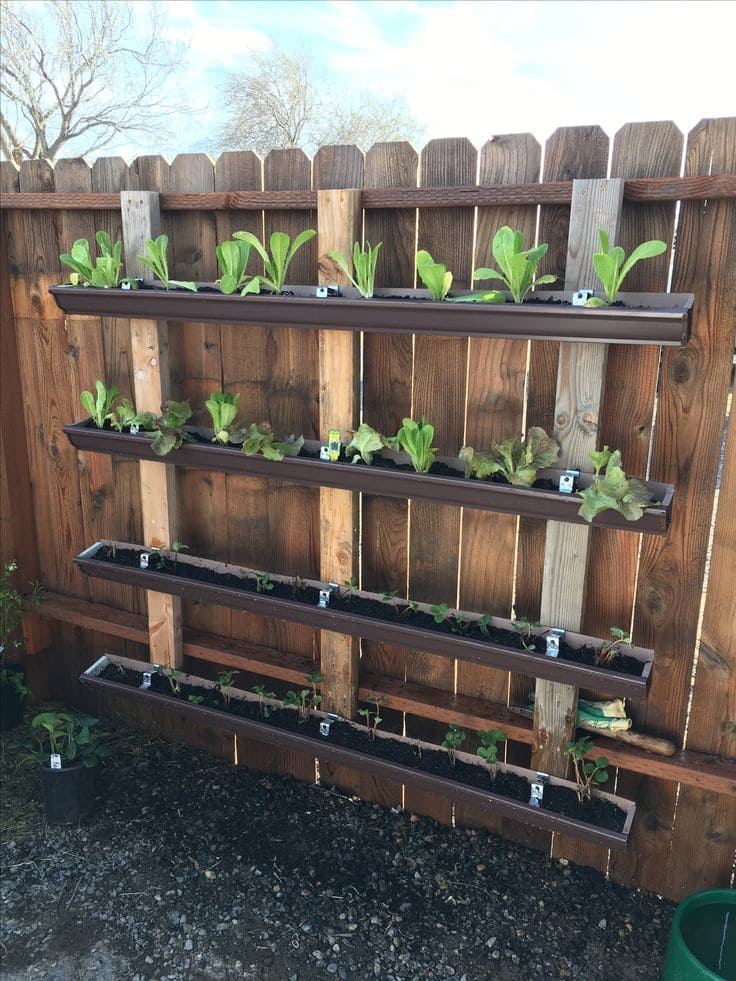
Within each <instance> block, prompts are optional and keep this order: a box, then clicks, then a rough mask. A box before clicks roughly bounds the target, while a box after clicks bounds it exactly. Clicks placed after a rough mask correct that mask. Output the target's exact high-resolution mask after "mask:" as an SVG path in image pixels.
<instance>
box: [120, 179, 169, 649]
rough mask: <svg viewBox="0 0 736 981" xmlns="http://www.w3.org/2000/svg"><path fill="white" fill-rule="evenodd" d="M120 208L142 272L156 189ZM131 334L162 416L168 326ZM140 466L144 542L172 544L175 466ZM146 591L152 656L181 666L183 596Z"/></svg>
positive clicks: (147, 404)
mask: <svg viewBox="0 0 736 981" xmlns="http://www.w3.org/2000/svg"><path fill="white" fill-rule="evenodd" d="M120 207H121V211H122V220H123V243H124V246H125V268H126V272H127V274H128V276H143V275H144V272H145V271H146V270H145V267H144V266H143V265H142V264H141V263H140V262H138V259H137V256H139V255H141V254H142V253H143V252H144V249H145V242H146V239H148V238H155V237H156V236H157V235H158V234H159V230H160V212H159V200H158V192H155V191H121V192H120ZM149 275H150V274H149ZM130 336H131V354H132V359H133V378H134V383H135V406H136V409H137V411H138V412H155V413H156V415H158V414H159V413H160V411H161V403H162V402H164V401H165V400H166V399H167V398H169V368H168V350H169V341H168V325H167V324H166V323H165V322H164V321H156V320H131V321H130ZM139 467H140V481H141V509H142V517H143V541H144V543H145V544H146V545H154V546H164V547H166V548H170V547H171V545H172V543H173V542H174V541H175V540H176V539H177V537H178V511H177V505H176V474H175V472H174V468H173V467H172V466H170V465H168V464H160V463H151V462H150V461H145V460H141V462H140V464H139ZM146 596H147V602H148V632H149V638H150V639H149V648H150V656H151V661H152V662H153V663H154V664H163V665H165V666H166V667H170V668H174V667H180V666H181V663H182V626H181V599H180V598H179V597H177V596H169V595H167V594H165V593H154V592H148V593H147V594H146Z"/></svg>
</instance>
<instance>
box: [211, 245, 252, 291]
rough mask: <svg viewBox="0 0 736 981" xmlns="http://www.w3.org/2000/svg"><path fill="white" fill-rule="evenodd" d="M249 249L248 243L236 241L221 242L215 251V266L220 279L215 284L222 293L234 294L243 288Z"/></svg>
mask: <svg viewBox="0 0 736 981" xmlns="http://www.w3.org/2000/svg"><path fill="white" fill-rule="evenodd" d="M250 248H251V247H250V244H249V243H248V242H243V241H242V240H240V239H238V240H237V241H235V242H231V241H227V242H223V243H222V245H218V246H217V248H216V249H215V254H216V255H217V265H218V266H219V267H220V278H219V279H218V280H217V282H218V283H219V284H220V289H221V290H222V292H223V293H235V292H236V290H239V289H242V288H243V286H245V281H246V279H247V275H246V272H245V270H246V267H247V265H248V260H249V259H250Z"/></svg>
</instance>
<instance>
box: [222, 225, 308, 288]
mask: <svg viewBox="0 0 736 981" xmlns="http://www.w3.org/2000/svg"><path fill="white" fill-rule="evenodd" d="M316 234H317V232H316V231H315V230H314V229H313V228H307V229H305V231H303V232H300V233H299V234H298V235H297V237H296V238H295V239H294V242H293V244H290V243H291V239H290V238H289V236H288V235H287V234H286V232H273V234H272V235H271V238H270V239H269V244H270V246H271V254H270V255H269V253H268V251H267V250H266V248H265V247H264V246H263V245H261V243H260V241H259V240H258V238H257V237H256V236H255V235H254V234H253V233H252V232H234V233H233V238H235V239H237V240H238V241H240V242H245V243H246V244H247V245H250V246H251V247H252V248H254V249H255V250H256V252H257V253H258V254H259V255H260V257H261V259H263V266H264V270H265V275H263V276H254V277H253V278H252V279H251V280H250V282H248V283H246V285H245V286H244V287H243V289H242V290H241V291H240V295H241V296H245V295H246V294H248V293H260V291H261V286H265V287H266V289H267V290H270V291H271V293H282V292H283V289H284V283H285V282H286V274H287V272H288V271H289V266H290V265H291V260H292V259H293V258H294V256H295V254H296V252H297V251H298V249H300V248H301V247H302V245H305V244H306V243H307V242H309V241H310V239H313V238H314V236H315V235H316Z"/></svg>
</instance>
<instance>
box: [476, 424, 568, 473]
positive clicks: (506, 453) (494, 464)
mask: <svg viewBox="0 0 736 981" xmlns="http://www.w3.org/2000/svg"><path fill="white" fill-rule="evenodd" d="M559 452H560V448H559V446H558V445H557V443H556V442H555V441H554V440H553V439H552V437H551V436H548V435H547V433H546V432H545V431H544V430H543V429H542V428H540V427H539V426H532V427H531V429H530V430H529V432H528V434H527V437H526V439H525V440H524V439H522V438H521V436H514V437H512V438H511V439H507V440H505V442H503V443H493V444H492V446H491V450H490V452H488V453H480V452H479V453H476V452H475V450H474V449H473V447H472V446H463V448H462V449H461V450H460V454H459V456H460V459H461V460H462V461H463V462H464V463H465V476H466V477H477V478H478V480H485V479H486V478H488V477H490V476H492V475H493V474H495V473H500V474H502V475H503V476H504V477H505V478H506V480H508V482H509V483H510V484H513V485H514V486H515V487H531V486H532V484H533V483H534V481H535V480H536V479H537V470H540V469H542V468H544V467H551V466H552V465H553V464H554V463H555V462H556V460H557V457H558V455H559Z"/></svg>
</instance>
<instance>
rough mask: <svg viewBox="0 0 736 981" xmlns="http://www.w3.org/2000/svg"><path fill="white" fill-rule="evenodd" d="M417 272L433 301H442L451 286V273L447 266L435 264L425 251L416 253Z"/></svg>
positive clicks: (421, 250)
mask: <svg viewBox="0 0 736 981" xmlns="http://www.w3.org/2000/svg"><path fill="white" fill-rule="evenodd" d="M417 272H418V273H419V278H420V279H421V281H422V282H423V283H424V285H425V286H426V287H427V289H428V290H429V292H430V293H431V294H432V296H433V297H434V299H435V300H444V299H445V297H446V296H447V294H448V292H449V290H450V287H451V286H452V273H451V272H448V271H447V266H443V265H442V263H441V262H435V261H434V259H433V258H432V256H431V255H430V254H429V252H427V250H426V249H420V250H419V251H418V252H417Z"/></svg>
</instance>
